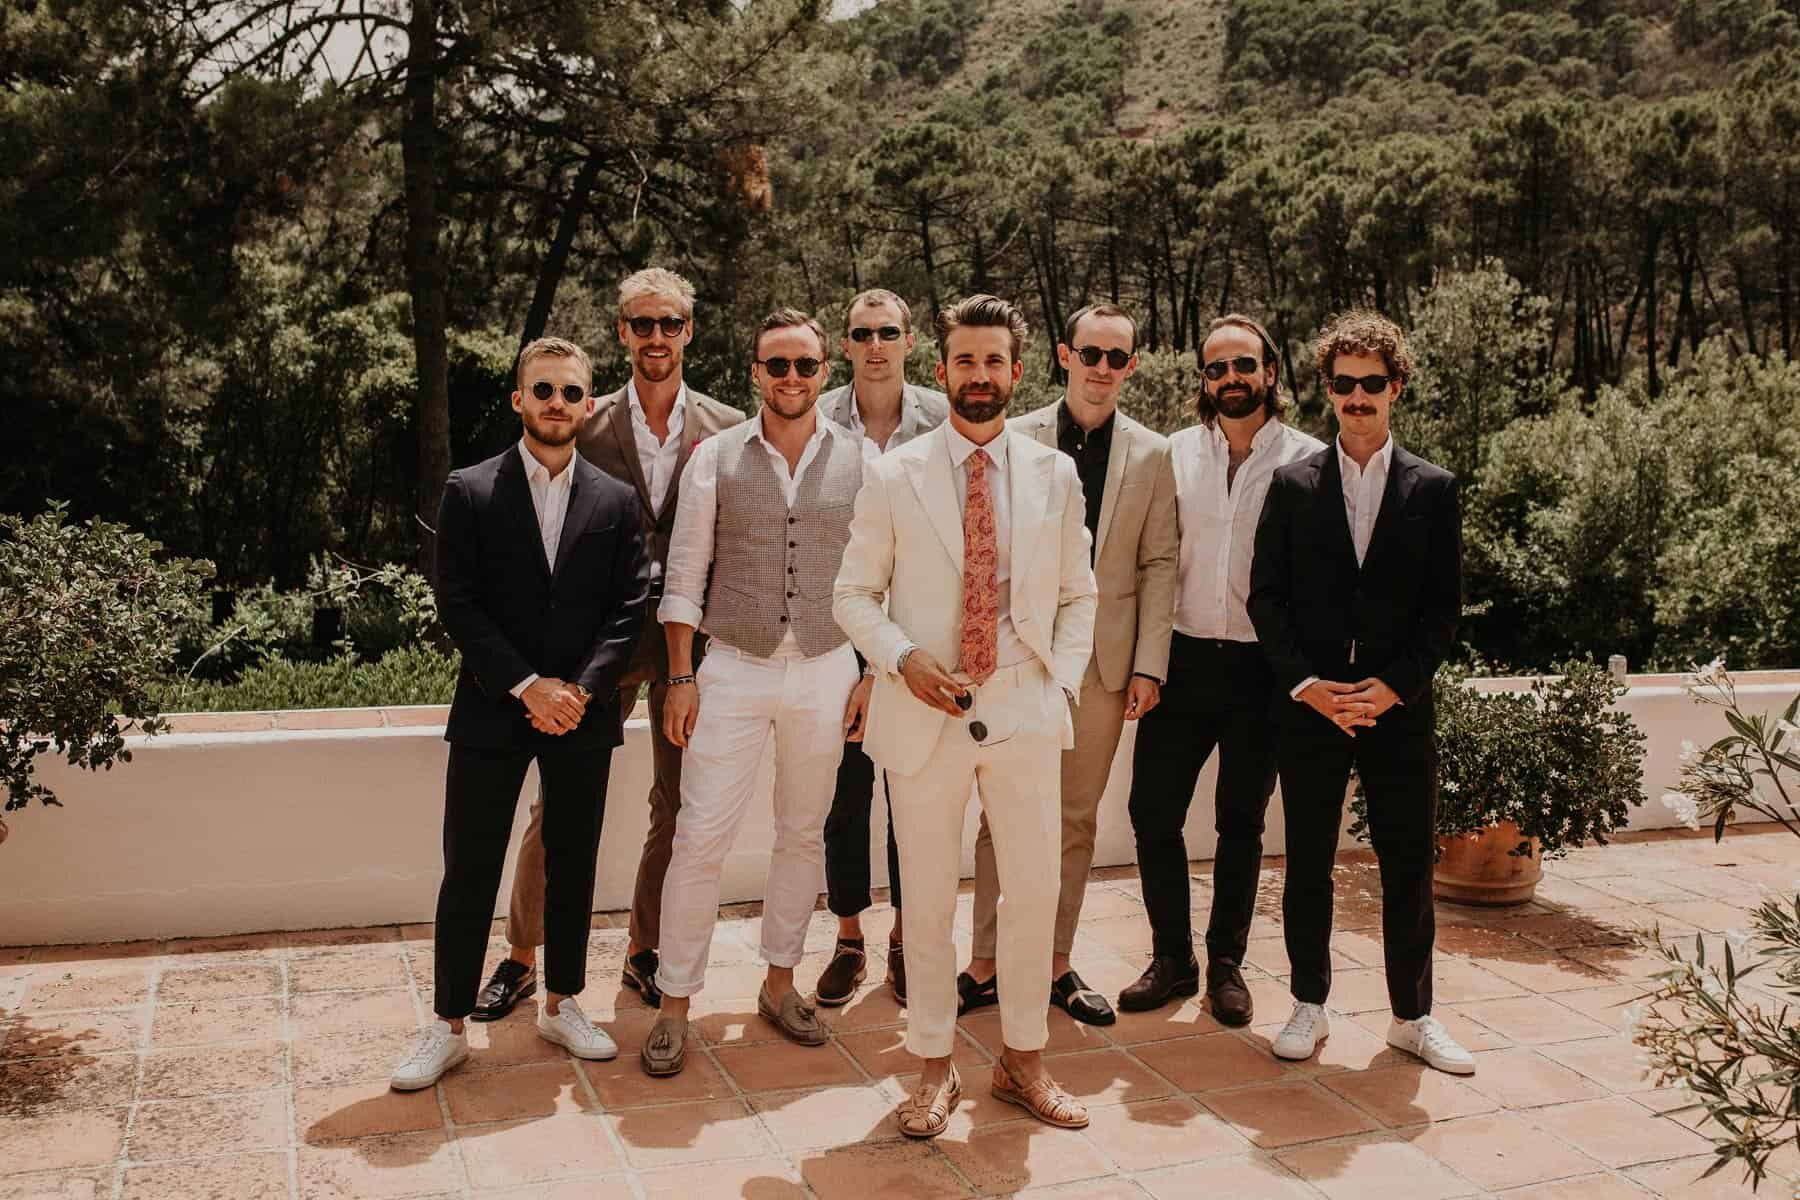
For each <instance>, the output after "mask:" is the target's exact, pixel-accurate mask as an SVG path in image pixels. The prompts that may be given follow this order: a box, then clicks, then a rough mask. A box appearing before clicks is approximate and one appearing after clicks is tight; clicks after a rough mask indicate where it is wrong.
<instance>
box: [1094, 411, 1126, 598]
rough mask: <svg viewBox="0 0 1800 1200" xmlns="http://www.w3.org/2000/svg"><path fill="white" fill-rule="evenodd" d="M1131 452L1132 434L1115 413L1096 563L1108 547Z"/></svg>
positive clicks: (1095, 543)
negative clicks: (1107, 538)
mask: <svg viewBox="0 0 1800 1200" xmlns="http://www.w3.org/2000/svg"><path fill="white" fill-rule="evenodd" d="M1130 454H1131V434H1130V433H1129V432H1128V431H1127V430H1126V428H1125V418H1124V417H1122V416H1120V415H1119V414H1117V413H1114V414H1113V431H1112V446H1111V447H1110V448H1109V449H1108V450H1107V453H1106V490H1105V491H1103V492H1101V493H1100V529H1099V532H1097V533H1096V534H1095V535H1094V564H1095V565H1096V566H1098V565H1099V563H1100V554H1101V552H1102V551H1103V550H1105V549H1106V535H1107V532H1108V531H1109V530H1110V529H1112V521H1113V512H1114V511H1115V510H1116V509H1117V508H1118V507H1119V489H1120V488H1122V487H1124V486H1125V460H1126V459H1127V458H1128V457H1129V456H1130Z"/></svg>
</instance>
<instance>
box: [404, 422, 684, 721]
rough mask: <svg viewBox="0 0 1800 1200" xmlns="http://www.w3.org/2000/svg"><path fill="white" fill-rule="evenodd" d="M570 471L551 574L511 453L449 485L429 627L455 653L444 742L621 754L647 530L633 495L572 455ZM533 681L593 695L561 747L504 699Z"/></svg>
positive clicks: (644, 581) (527, 489)
mask: <svg viewBox="0 0 1800 1200" xmlns="http://www.w3.org/2000/svg"><path fill="white" fill-rule="evenodd" d="M569 470H572V471H574V472H575V477H574V479H573V480H571V481H570V483H571V486H570V492H569V510H568V514H567V515H566V516H565V517H564V519H563V527H562V539H561V541H560V542H559V543H558V547H557V556H556V569H555V571H554V572H553V571H552V570H551V569H550V564H549V563H548V562H547V561H546V559H545V557H544V543H543V538H542V537H541V536H540V534H539V532H538V520H537V510H536V509H535V508H534V507H533V505H532V502H531V485H530V483H529V482H527V480H526V478H525V464H524V462H523V461H521V460H520V458H519V447H518V444H517V443H514V444H513V445H511V446H508V447H507V448H506V450H505V451H503V452H502V453H500V454H498V455H496V456H495V457H493V458H490V459H488V460H487V461H486V462H482V463H477V464H476V465H475V466H472V467H464V468H462V469H461V470H458V471H452V472H451V473H450V478H449V480H448V481H447V482H446V483H445V485H444V498H443V501H442V503H441V504H440V505H439V507H438V523H437V551H436V555H435V560H434V562H433V568H432V584H433V587H434V588H435V590H436V592H437V602H438V619H439V620H441V621H442V622H443V625H444V628H445V629H446V630H447V631H448V632H449V634H450V640H451V641H453V642H455V643H456V647H457V649H458V650H461V651H462V673H461V675H460V676H459V677H458V678H457V681H456V696H455V699H453V700H452V701H451V704H450V720H449V724H448V726H447V727H446V729H445V730H444V737H445V739H446V740H448V741H451V742H455V743H457V744H458V745H467V746H478V747H487V748H493V749H517V750H540V749H545V748H547V747H548V746H549V745H551V744H553V743H561V742H577V743H585V744H589V745H604V746H616V745H618V744H619V742H620V740H621V737H622V734H621V729H620V722H619V714H618V711H617V710H618V704H619V700H618V686H619V676H620V675H621V674H622V673H623V671H624V670H625V665H626V663H627V662H629V661H630V659H631V654H632V650H633V649H634V648H635V647H636V645H637V639H638V633H639V631H640V630H641V629H642V627H643V615H644V604H645V598H646V594H647V592H648V590H649V585H650V566H649V561H648V560H647V559H646V557H645V555H644V532H643V522H642V519H641V518H640V516H639V514H638V499H637V495H636V494H635V492H634V491H633V489H632V488H631V487H629V486H628V485H626V484H623V483H620V482H619V481H618V480H616V479H613V478H611V477H610V476H608V475H606V474H605V473H604V472H602V471H600V470H598V469H597V468H596V467H594V466H593V464H591V463H589V462H588V461H587V460H586V459H584V458H582V456H581V455H579V454H577V455H575V457H574V458H573V459H571V460H570V464H569ZM534 673H535V674H538V675H547V676H553V677H555V678H558V679H565V680H568V681H569V682H571V683H579V684H581V685H582V686H583V687H585V688H587V689H588V691H590V692H592V693H593V699H592V700H591V701H589V703H588V708H587V713H586V716H585V717H584V718H583V720H582V722H581V724H580V725H579V726H578V727H576V728H575V729H573V730H571V731H570V732H568V733H566V734H562V735H560V737H559V736H556V735H552V734H545V733H539V732H538V731H537V730H535V729H533V728H532V727H531V722H530V720H529V718H528V716H527V715H526V711H525V705H524V704H523V703H522V702H521V701H519V700H518V699H516V698H515V697H514V696H513V695H512V694H511V691H510V689H511V688H512V687H513V686H514V685H516V684H517V683H518V682H519V681H520V680H521V679H524V678H525V677H526V676H528V675H531V674H534Z"/></svg>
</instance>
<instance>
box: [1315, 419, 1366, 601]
mask: <svg viewBox="0 0 1800 1200" xmlns="http://www.w3.org/2000/svg"><path fill="white" fill-rule="evenodd" d="M1313 505H1314V513H1315V514H1316V517H1317V520H1318V522H1319V532H1320V533H1321V535H1322V537H1323V540H1322V542H1321V544H1322V545H1323V546H1324V547H1325V549H1326V551H1327V552H1328V553H1331V554H1334V555H1336V556H1337V557H1338V558H1339V559H1342V560H1344V563H1343V564H1340V565H1344V566H1346V568H1347V570H1348V571H1349V573H1350V574H1352V575H1354V574H1356V573H1357V572H1358V571H1359V570H1360V569H1361V568H1359V567H1358V566H1357V565H1356V542H1355V541H1354V540H1353V539H1352V538H1351V536H1350V517H1349V515H1348V514H1347V513H1345V512H1344V473H1343V472H1342V471H1340V470H1339V469H1338V459H1337V447H1336V446H1327V447H1326V448H1325V461H1324V462H1323V463H1322V464H1320V467H1319V476H1318V486H1317V488H1316V489H1315V493H1314V495H1313Z"/></svg>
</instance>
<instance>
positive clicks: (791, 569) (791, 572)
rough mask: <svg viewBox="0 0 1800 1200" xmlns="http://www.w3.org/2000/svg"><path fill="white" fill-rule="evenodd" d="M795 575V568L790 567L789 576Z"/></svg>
mask: <svg viewBox="0 0 1800 1200" xmlns="http://www.w3.org/2000/svg"><path fill="white" fill-rule="evenodd" d="M793 573H794V568H792V567H789V568H788V574H789V575H792V574H793Z"/></svg>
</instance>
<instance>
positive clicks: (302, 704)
mask: <svg viewBox="0 0 1800 1200" xmlns="http://www.w3.org/2000/svg"><path fill="white" fill-rule="evenodd" d="M460 663H461V660H460V658H459V657H458V656H457V655H455V654H448V655H445V654H440V653H438V652H437V651H436V650H433V649H431V648H430V647H429V646H402V647H400V648H399V649H397V650H390V651H388V652H387V653H386V654H384V655H382V656H381V658H380V660H379V661H376V662H372V663H371V662H358V661H357V660H356V659H355V658H353V657H351V656H350V655H347V654H345V655H340V656H339V657H337V658H334V659H332V660H331V661H329V662H322V663H315V662H295V661H294V660H292V659H286V658H269V659H265V660H263V661H262V662H260V663H257V664H255V665H254V666H251V667H249V668H247V669H246V670H245V671H244V673H243V674H242V675H240V676H239V677H238V678H237V679H236V680H234V681H232V682H230V683H216V682H211V681H206V680H182V681H177V682H171V683H165V684H164V685H162V686H161V687H159V688H158V689H157V690H156V693H155V696H156V704H157V707H159V708H160V709H161V710H162V711H164V712H262V711H268V710H274V709H294V708H378V707H387V706H390V705H397V704H448V703H450V697H451V695H452V694H453V693H454V692H455V691H456V673H457V670H458V668H459V666H460Z"/></svg>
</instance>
